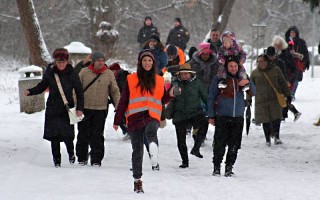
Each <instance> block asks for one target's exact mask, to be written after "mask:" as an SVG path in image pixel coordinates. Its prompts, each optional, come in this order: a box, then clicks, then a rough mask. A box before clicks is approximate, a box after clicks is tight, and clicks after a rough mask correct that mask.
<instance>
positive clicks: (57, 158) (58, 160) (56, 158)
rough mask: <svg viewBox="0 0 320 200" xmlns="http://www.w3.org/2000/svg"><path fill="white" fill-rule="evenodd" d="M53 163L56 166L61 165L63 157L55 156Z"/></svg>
mask: <svg viewBox="0 0 320 200" xmlns="http://www.w3.org/2000/svg"><path fill="white" fill-rule="evenodd" d="M53 163H54V166H55V167H56V168H58V167H61V158H59V157H55V158H53Z"/></svg>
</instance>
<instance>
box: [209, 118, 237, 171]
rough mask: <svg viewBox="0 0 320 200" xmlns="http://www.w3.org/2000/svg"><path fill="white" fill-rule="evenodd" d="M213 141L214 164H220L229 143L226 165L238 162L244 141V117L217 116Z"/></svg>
mask: <svg viewBox="0 0 320 200" xmlns="http://www.w3.org/2000/svg"><path fill="white" fill-rule="evenodd" d="M215 125H216V128H215V133H214V141H213V159H212V160H213V164H214V165H217V166H220V164H221V162H222V160H223V157H224V154H225V151H226V146H227V145H228V152H227V158H226V165H229V166H232V165H234V163H235V162H236V159H237V155H238V150H239V148H240V146H241V141H242V130H243V117H224V116H217V117H216V120H215Z"/></svg>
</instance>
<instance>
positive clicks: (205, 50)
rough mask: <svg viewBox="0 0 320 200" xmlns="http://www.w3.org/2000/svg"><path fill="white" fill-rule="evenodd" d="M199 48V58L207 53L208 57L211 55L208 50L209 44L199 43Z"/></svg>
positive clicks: (211, 52)
mask: <svg viewBox="0 0 320 200" xmlns="http://www.w3.org/2000/svg"><path fill="white" fill-rule="evenodd" d="M199 48H200V51H199V56H201V55H202V54H207V53H208V54H210V55H212V54H213V51H212V50H211V49H210V43H208V42H201V43H200V44H199Z"/></svg>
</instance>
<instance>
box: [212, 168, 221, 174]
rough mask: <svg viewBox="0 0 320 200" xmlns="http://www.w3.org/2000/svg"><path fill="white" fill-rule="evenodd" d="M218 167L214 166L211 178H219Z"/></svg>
mask: <svg viewBox="0 0 320 200" xmlns="http://www.w3.org/2000/svg"><path fill="white" fill-rule="evenodd" d="M220 175H221V173H220V165H214V167H213V172H212V176H220Z"/></svg>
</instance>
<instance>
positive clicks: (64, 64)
mask: <svg viewBox="0 0 320 200" xmlns="http://www.w3.org/2000/svg"><path fill="white" fill-rule="evenodd" d="M67 64H68V61H67V60H59V61H56V65H57V67H58V69H59V70H60V71H62V70H64V69H65V68H66V67H67Z"/></svg>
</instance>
